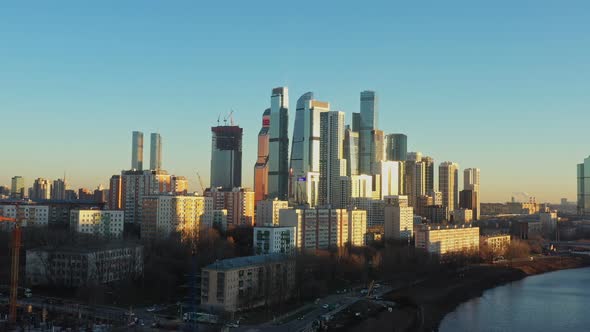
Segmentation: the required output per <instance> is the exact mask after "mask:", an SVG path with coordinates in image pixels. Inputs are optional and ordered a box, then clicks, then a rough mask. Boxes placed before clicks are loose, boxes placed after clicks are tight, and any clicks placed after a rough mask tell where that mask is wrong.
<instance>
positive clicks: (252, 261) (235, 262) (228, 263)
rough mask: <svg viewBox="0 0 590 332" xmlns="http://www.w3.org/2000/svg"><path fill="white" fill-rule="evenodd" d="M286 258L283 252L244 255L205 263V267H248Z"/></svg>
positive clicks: (212, 268) (219, 268)
mask: <svg viewBox="0 0 590 332" xmlns="http://www.w3.org/2000/svg"><path fill="white" fill-rule="evenodd" d="M286 259H287V255H283V254H268V255H258V256H245V257H236V258H229V259H224V260H220V261H217V262H215V263H213V264H210V265H207V266H206V267H205V269H210V270H222V271H227V270H233V269H237V268H241V267H248V266H253V265H262V264H265V263H274V262H281V261H284V260H286Z"/></svg>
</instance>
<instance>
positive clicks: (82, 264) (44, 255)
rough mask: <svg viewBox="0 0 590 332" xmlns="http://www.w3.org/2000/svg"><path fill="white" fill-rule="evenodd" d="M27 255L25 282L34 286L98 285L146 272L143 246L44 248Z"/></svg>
mask: <svg viewBox="0 0 590 332" xmlns="http://www.w3.org/2000/svg"><path fill="white" fill-rule="evenodd" d="M26 255H27V256H26V260H25V261H26V282H27V284H28V285H32V286H42V285H45V286H64V287H68V288H77V287H84V286H95V285H97V284H107V283H111V282H115V281H122V280H134V279H137V278H139V277H140V276H141V275H142V273H143V246H141V245H137V244H131V243H110V244H105V245H98V246H89V247H61V248H54V247H42V248H35V249H29V250H27V253H26Z"/></svg>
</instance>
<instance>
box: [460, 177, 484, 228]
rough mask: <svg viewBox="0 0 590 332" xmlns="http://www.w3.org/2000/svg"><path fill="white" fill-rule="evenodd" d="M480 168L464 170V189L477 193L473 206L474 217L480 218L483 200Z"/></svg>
mask: <svg viewBox="0 0 590 332" xmlns="http://www.w3.org/2000/svg"><path fill="white" fill-rule="evenodd" d="M479 176H480V170H479V168H467V169H466V170H464V171H463V189H464V190H471V191H472V192H473V193H475V195H473V196H474V197H475V199H474V202H475V204H473V205H475V206H473V219H475V220H479V217H480V211H481V202H480V197H481V196H480V193H479V188H480V180H479Z"/></svg>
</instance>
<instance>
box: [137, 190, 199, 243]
mask: <svg viewBox="0 0 590 332" xmlns="http://www.w3.org/2000/svg"><path fill="white" fill-rule="evenodd" d="M204 214H205V197H203V196H177V195H176V196H173V195H158V196H145V197H143V199H142V219H141V238H142V239H145V240H155V239H161V238H167V237H169V236H170V235H172V234H173V233H178V234H180V236H181V238H182V239H183V240H188V239H190V240H195V239H196V240H198V238H199V232H200V230H201V221H202V218H203V215H204Z"/></svg>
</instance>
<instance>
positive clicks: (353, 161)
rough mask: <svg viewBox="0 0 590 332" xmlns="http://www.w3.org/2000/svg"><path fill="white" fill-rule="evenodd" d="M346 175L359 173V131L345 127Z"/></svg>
mask: <svg viewBox="0 0 590 332" xmlns="http://www.w3.org/2000/svg"><path fill="white" fill-rule="evenodd" d="M344 159H346V176H352V175H359V174H360V173H359V133H358V132H356V131H353V130H352V129H350V127H348V126H347V127H346V129H345V131H344Z"/></svg>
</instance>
